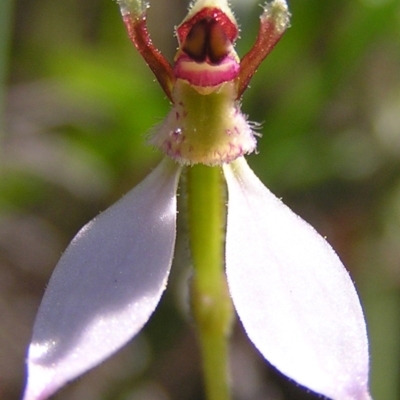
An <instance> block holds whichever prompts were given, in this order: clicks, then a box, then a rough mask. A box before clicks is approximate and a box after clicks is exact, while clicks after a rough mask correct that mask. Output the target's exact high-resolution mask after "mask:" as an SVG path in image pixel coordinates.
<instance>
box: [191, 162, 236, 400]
mask: <svg viewBox="0 0 400 400" xmlns="http://www.w3.org/2000/svg"><path fill="white" fill-rule="evenodd" d="M223 182H224V180H223V175H222V169H221V168H220V167H206V166H204V165H195V166H193V167H190V168H188V169H187V195H188V216H189V237H190V249H191V255H192V260H193V265H194V271H195V274H194V278H193V286H192V293H191V300H192V310H193V315H194V318H195V322H196V325H197V329H198V333H199V338H200V343H201V351H202V357H203V365H204V378H205V385H206V392H207V398H208V400H229V399H230V398H231V396H230V388H229V386H230V385H229V383H230V382H229V377H228V337H229V335H230V331H231V326H232V320H233V307H232V303H231V299H230V296H229V293H228V290H227V284H226V277H225V273H224V247H225V246H224V245H225V220H226V206H225V187H224V185H223Z"/></svg>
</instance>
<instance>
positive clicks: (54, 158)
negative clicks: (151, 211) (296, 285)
mask: <svg viewBox="0 0 400 400" xmlns="http://www.w3.org/2000/svg"><path fill="white" fill-rule="evenodd" d="M150 4H151V6H152V7H151V8H150V10H149V29H150V32H151V34H152V35H153V39H154V42H155V43H156V44H157V46H159V47H160V48H161V49H162V51H163V52H164V53H165V55H166V56H167V57H168V58H169V60H172V58H173V55H174V52H175V50H176V39H175V37H174V36H173V34H172V32H173V29H174V26H175V25H177V24H178V23H179V22H180V21H181V20H182V18H183V17H184V15H185V14H186V8H187V6H188V1H184V0H181V1H178V0H168V1H166V0H164V1H161V0H152V1H150ZM289 5H290V9H291V12H292V27H291V28H290V29H289V30H288V32H287V33H286V34H285V36H284V38H283V39H282V40H281V42H280V43H279V44H278V46H277V47H276V48H275V50H274V51H273V53H272V54H271V55H270V56H269V57H268V59H267V60H266V61H265V62H264V64H263V65H262V66H261V67H260V68H259V71H258V73H257V74H256V75H255V77H254V78H253V80H252V81H251V87H250V89H248V90H247V91H246V93H245V95H244V98H243V110H244V112H245V113H246V114H248V115H249V118H250V120H252V121H258V122H262V129H261V132H262V136H263V137H262V138H261V139H259V145H258V150H259V154H258V155H252V156H250V157H249V162H250V164H251V165H252V166H253V168H254V169H255V170H256V172H257V174H258V175H259V176H260V178H261V179H262V180H263V181H264V183H265V184H266V185H268V187H269V188H270V189H271V190H272V191H273V192H275V193H276V194H277V195H278V196H279V197H282V198H283V199H284V201H285V202H286V203H287V204H288V205H290V206H291V207H292V208H293V209H294V210H295V211H296V212H297V213H298V214H300V215H301V216H302V217H303V218H305V219H306V220H307V221H309V222H310V223H312V224H313V225H314V226H315V227H316V228H317V230H318V231H319V232H320V233H321V234H322V235H324V236H326V237H327V238H328V240H329V241H330V242H331V244H332V245H333V247H334V248H335V249H336V250H337V252H338V253H339V255H340V256H341V258H342V259H343V261H344V263H345V264H346V266H347V268H348V269H349V271H350V273H351V275H352V278H353V280H354V281H355V283H356V286H357V289H358V291H359V293H360V296H361V299H362V303H363V306H364V309H365V313H366V318H367V321H368V329H369V336H370V344H371V364H372V369H371V382H372V383H371V385H372V393H373V395H374V398H375V400H396V399H400V395H399V393H400V2H399V1H398V0H352V1H348V0H323V1H321V0H291V1H290V4H289ZM235 10H236V16H237V17H238V19H239V21H240V24H241V29H242V33H241V39H240V40H239V41H238V44H237V48H238V52H239V54H240V55H243V54H244V53H245V52H246V51H247V50H248V49H249V48H250V47H251V44H252V42H253V40H254V39H255V36H256V34H257V24H258V14H259V13H260V12H261V8H260V7H259V6H258V4H257V2H254V1H250V0H248V1H246V0H243V1H242V2H241V3H240V2H239V1H237V2H236V4H235ZM168 109H169V103H168V101H167V99H166V98H165V96H164V94H163V92H162V91H161V89H160V88H159V86H158V84H157V83H156V82H155V81H154V78H153V76H152V74H151V72H150V71H149V70H148V69H147V68H146V66H145V64H144V62H143V61H142V60H141V58H140V57H139V56H138V54H137V52H136V51H135V49H134V48H133V46H132V45H131V43H130V42H129V40H128V38H127V35H126V32H125V28H124V26H123V24H122V22H121V19H120V16H119V10H118V7H117V5H116V4H115V2H113V1H111V0H85V1H81V0H64V1H61V0H42V1H40V2H33V1H28V0H14V1H12V0H1V1H0V141H1V142H0V399H4V400H9V399H10V400H13V399H18V398H19V396H20V392H21V390H22V385H23V381H24V374H25V371H24V356H25V350H26V346H27V344H28V342H29V338H30V335H31V328H32V324H33V320H34V317H35V313H36V310H37V307H38V305H39V302H40V298H41V296H42V294H43V291H44V289H45V286H46V283H47V281H48V279H49V276H50V274H51V272H52V269H53V268H54V265H55V264H56V262H57V260H58V258H59V256H60V254H61V252H62V251H63V249H65V247H66V245H67V244H68V242H69V241H70V240H71V238H72V237H73V236H74V234H75V233H76V232H77V231H78V229H79V228H80V227H81V226H83V225H84V224H85V223H86V222H87V221H88V220H90V219H91V218H92V217H94V216H95V215H97V214H98V213H99V212H100V211H101V210H104V209H105V208H106V207H107V206H109V205H110V204H112V203H113V202H114V201H115V200H117V199H118V198H119V197H120V196H121V195H122V194H124V193H125V192H127V191H128V190H129V189H130V188H132V187H133V186H134V185H135V184H136V183H137V182H139V181H140V179H142V178H143V177H144V176H145V175H146V174H147V173H148V172H149V171H150V170H151V168H153V167H154V165H155V164H156V163H157V161H158V160H159V159H160V157H161V155H160V154H159V153H158V152H157V151H156V150H154V149H152V148H150V147H148V146H146V144H145V141H146V133H147V132H149V130H150V129H151V128H152V127H153V126H154V125H155V124H157V123H158V122H160V121H161V120H162V118H163V117H164V116H165V115H166V113H167V111H168ZM181 236H182V237H183V235H181ZM175 264H176V265H174V268H173V274H172V277H171V284H170V285H169V287H168V290H167V291H166V294H165V295H164V297H163V300H162V302H161V304H160V306H159V308H158V310H157V312H156V313H155V315H154V318H152V319H151V321H150V323H149V324H148V325H147V327H146V329H145V331H144V333H143V334H141V335H140V336H139V337H138V338H137V339H135V340H134V341H133V342H132V343H131V344H130V345H129V346H127V347H126V348H124V349H123V350H122V351H121V352H119V353H118V354H117V355H116V356H115V357H113V358H111V359H110V360H109V361H107V362H106V363H104V364H103V365H102V366H100V367H99V368H96V369H95V370H93V371H91V372H89V373H88V374H86V375H85V376H84V377H83V378H81V379H79V380H78V381H76V382H74V383H72V384H71V385H69V386H68V387H67V388H66V389H64V390H63V391H61V392H60V393H59V394H57V395H56V396H55V397H54V398H55V399H59V400H61V399H65V400H68V399H69V400H71V399H79V400H81V399H85V400H92V399H93V400H95V399H110V400H111V399H120V400H136V399H141V400H165V399H171V400H181V399H182V400H184V399H192V400H196V399H203V398H204V397H203V391H202V382H201V374H200V365H199V354H198V349H197V347H196V346H197V345H196V337H195V333H194V331H193V327H192V324H191V318H190V315H189V313H188V312H187V305H186V303H185V293H186V290H187V289H186V288H187V285H188V279H189V278H188V276H190V269H189V268H188V259H187V245H186V242H185V240H184V238H182V239H181V240H179V241H178V248H177V257H176V263H175ZM266 290H267V288H266ZM231 368H232V375H233V387H234V392H235V399H237V400H264V399H266V400H287V399H290V400H292V399H293V400H296V399H313V398H314V399H315V398H317V397H316V396H314V395H312V394H310V393H307V392H306V391H305V390H303V389H302V388H298V387H297V386H296V385H294V384H293V383H291V382H289V381H288V380H287V379H286V378H284V377H282V376H281V375H280V374H279V373H277V372H276V371H274V370H273V369H272V368H270V367H269V366H268V364H267V363H266V362H265V361H264V360H263V359H262V358H261V357H260V356H259V355H258V354H257V352H256V351H255V350H254V348H253V347H252V345H251V344H250V343H249V342H248V340H247V339H246V337H245V335H244V334H243V332H242V329H241V327H240V326H239V324H237V326H236V328H235V332H234V335H233V338H232V365H231Z"/></svg>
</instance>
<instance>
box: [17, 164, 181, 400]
mask: <svg viewBox="0 0 400 400" xmlns="http://www.w3.org/2000/svg"><path fill="white" fill-rule="evenodd" d="M179 174H180V167H179V166H177V165H176V164H175V163H173V162H172V161H170V160H168V159H165V160H164V161H163V162H162V163H161V164H160V165H159V166H158V167H157V168H156V169H155V170H154V171H153V172H152V173H151V174H150V175H149V176H148V177H147V178H146V179H145V180H144V181H143V182H142V183H141V184H139V185H138V186H137V187H136V188H134V189H133V190H132V191H131V192H129V193H128V194H127V195H126V196H124V197H123V198H122V199H121V200H120V201H118V202H117V203H116V204H114V205H113V206H112V207H110V208H109V209H107V210H106V211H105V212H103V213H102V214H100V215H99V216H98V217H97V218H95V219H94V220H92V221H91V222H89V223H88V224H87V225H86V226H85V227H83V228H82V230H81V231H80V232H79V233H78V235H77V236H76V237H75V238H74V240H73V241H72V242H71V244H70V245H69V247H68V248H67V250H66V251H65V253H64V254H63V256H62V257H61V259H60V261H59V263H58V265H57V266H56V269H55V271H54V273H53V275H52V277H51V279H50V283H49V285H48V287H47V290H46V293H45V295H44V297H43V301H42V304H41V305H40V308H39V312H38V315H37V318H36V322H35V326H34V330H33V338H32V342H31V344H30V347H29V354H28V383H27V388H26V392H25V397H24V400H41V399H45V398H47V397H48V396H50V395H51V394H52V393H54V392H55V391H56V390H57V389H58V388H60V387H61V386H63V385H64V384H65V383H66V382H67V381H69V380H71V379H73V378H75V377H76V376H78V375H80V374H82V373H83V372H85V371H87V370H88V369H90V368H92V367H94V366H95V365H97V364H99V363H100V362H102V361H103V360H104V359H105V358H107V357H108V356H110V355H111V354H112V353H114V352H115V351H116V350H118V349H119V348H120V347H122V346H123V345H124V344H125V343H126V342H128V341H129V340H130V339H131V338H132V337H133V336H134V335H135V334H137V333H138V331H139V330H140V329H141V328H142V327H143V325H144V324H145V323H146V322H147V320H148V319H149V317H150V315H151V314H152V313H153V311H154V309H155V307H156V306H157V304H158V302H159V300H160V297H161V295H162V292H163V291H164V289H165V286H166V283H167V278H168V274H169V270H170V267H171V262H172V256H173V251H174V245H175V236H176V213H177V211H176V190H177V182H178V178H179Z"/></svg>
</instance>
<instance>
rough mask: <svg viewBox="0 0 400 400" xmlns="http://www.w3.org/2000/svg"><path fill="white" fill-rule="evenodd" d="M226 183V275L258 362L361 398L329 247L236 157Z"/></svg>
mask: <svg viewBox="0 0 400 400" xmlns="http://www.w3.org/2000/svg"><path fill="white" fill-rule="evenodd" d="M224 173H225V177H226V180H227V183H228V197H229V202H228V221H227V237H226V271H227V277H228V284H229V289H230V292H231V295H232V299H233V302H234V305H235V307H236V310H237V313H238V315H239V317H240V319H241V321H242V323H243V326H244V328H245V330H246V332H247V334H248V336H249V338H250V339H251V340H252V342H253V343H254V344H255V346H256V347H257V348H258V349H259V351H260V352H261V353H262V354H263V356H264V357H265V358H266V359H267V360H268V361H270V362H271V363H272V364H273V365H274V366H275V367H276V368H278V369H279V370H280V371H281V372H282V373H284V374H285V375H287V376H288V377H290V378H292V379H294V380H295V381H297V382H298V383H300V384H302V385H304V386H306V387H308V388H310V389H311V390H314V391H316V392H318V393H321V394H323V395H325V396H328V397H330V398H332V399H335V400H350V399H354V400H356V399H357V400H361V399H363V400H366V399H369V398H370V396H369V394H368V361H369V360H368V342H367V334H366V328H365V322H364V317H363V313H362V310H361V306H360V303H359V300H358V297H357V294H356V291H355V289H354V286H353V283H352V281H351V279H350V277H349V275H348V273H347V272H346V270H345V268H344V266H343V265H342V263H341V262H340V260H339V258H338V257H337V255H336V254H335V252H334V251H333V250H332V248H331V247H330V246H329V244H328V243H327V242H326V241H325V240H324V239H323V238H322V237H321V236H320V235H319V234H318V233H317V232H316V231H315V230H314V229H313V228H312V227H311V226H310V225H308V224H307V223H306V222H305V221H303V220H302V219H301V218H300V217H299V216H297V215H296V214H294V213H293V212H292V211H291V210H290V209H289V208H288V207H287V206H285V205H284V204H283V203H282V202H281V201H280V200H279V199H277V198H276V197H275V196H274V195H273V194H272V193H271V192H270V191H269V190H268V189H267V188H266V187H265V186H264V185H263V184H262V183H261V181H260V180H259V179H258V178H257V177H256V176H255V175H254V173H253V171H252V170H251V169H250V167H249V166H248V165H247V164H246V161H245V160H244V159H243V158H241V159H238V160H237V161H235V162H234V163H232V164H230V165H225V166H224Z"/></svg>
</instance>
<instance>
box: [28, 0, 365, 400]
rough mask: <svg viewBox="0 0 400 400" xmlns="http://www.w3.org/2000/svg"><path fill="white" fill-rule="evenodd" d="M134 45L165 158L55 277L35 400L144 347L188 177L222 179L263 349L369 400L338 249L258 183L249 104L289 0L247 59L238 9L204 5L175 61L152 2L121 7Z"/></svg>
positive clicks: (43, 320)
mask: <svg viewBox="0 0 400 400" xmlns="http://www.w3.org/2000/svg"><path fill="white" fill-rule="evenodd" d="M118 3H119V5H120V8H121V13H122V17H123V20H124V22H125V25H126V27H127V30H128V34H129V37H130V38H131V40H132V42H133V43H134V45H135V46H136V48H137V49H138V51H139V52H140V54H141V55H142V56H143V58H144V60H145V61H146V63H147V64H148V66H149V67H150V68H151V70H152V71H153V72H154V74H155V76H156V78H157V80H158V81H159V83H160V85H161V87H162V89H163V90H164V92H165V94H166V95H167V97H168V98H169V99H170V101H171V102H172V108H171V111H170V113H169V114H168V115H167V117H166V119H165V120H164V122H162V123H161V124H160V125H159V126H157V127H156V128H155V129H154V132H153V135H152V137H151V139H150V143H151V144H153V145H154V146H156V147H157V148H159V149H160V150H161V151H162V152H163V153H164V154H165V155H166V157H165V158H164V160H163V161H162V162H161V164H160V165H159V166H158V167H157V168H156V169H155V170H154V171H153V172H151V173H150V175H149V176H148V177H147V178H145V179H144V181H143V182H142V183H141V184H139V185H138V186H137V187H136V188H135V189H133V190H132V191H131V192H129V193H128V194H127V195H126V196H124V197H123V198H122V199H121V200H120V201H118V202H117V203H116V204H114V205H113V206H111V207H110V208H109V209H108V210H106V211H105V212H103V213H102V214H100V215H99V216H98V217H97V218H95V219H94V220H93V221H91V222H89V223H88V224H87V225H86V226H85V227H83V228H82V230H81V231H80V232H79V233H78V234H77V236H76V237H75V238H74V239H73V241H72V242H71V244H70V245H69V247H68V248H67V250H66V251H65V253H64V254H63V256H62V257H61V259H60V261H59V263H58V264H57V266H56V268H55V270H54V273H53V275H52V277H51V279H50V282H49V285H48V287H47V289H46V292H45V295H44V297H43V300H42V303H41V305H40V308H39V312H38V315H37V318H36V322H35V326H34V329H33V337H32V341H31V344H30V346H29V351H28V360H27V365H28V381H27V386H26V389H25V394H24V400H44V399H47V398H48V397H49V396H51V395H52V394H53V393H55V392H56V391H57V390H58V389H59V388H61V387H62V386H63V385H65V384H66V383H67V382H68V381H70V380H72V379H74V378H76V377H77V376H79V375H81V374H83V373H84V372H85V371H87V370H89V369H90V368H93V367H94V366H96V365H98V364H99V363H101V362H102V361H104V360H105V359H106V358H107V357H109V356H110V355H112V354H113V353H114V352H116V351H117V350H118V349H120V348H121V347H122V346H124V345H125V344H126V343H127V342H128V341H129V340H130V339H131V338H132V337H134V336H135V335H136V334H137V333H138V332H139V331H140V330H141V329H142V327H143V326H144V324H145V323H146V322H147V320H148V319H149V318H150V316H151V314H152V313H153V311H154V309H155V308H156V306H157V304H158V302H159V301H160V298H161V295H162V293H163V291H164V289H165V287H166V283H167V279H168V275H169V270H170V267H171V263H172V258H173V252H174V246H175V236H176V217H177V209H176V196H177V188H178V180H179V177H180V174H181V170H182V168H183V167H185V168H193V167H192V165H195V164H198V163H200V164H205V165H207V166H213V167H215V168H219V169H220V170H221V171H223V175H224V179H225V181H226V187H227V193H228V204H227V209H226V212H227V226H226V240H225V242H226V247H225V269H226V276H227V283H228V289H229V293H230V296H231V298H232V302H233V304H234V307H235V309H236V312H237V314H238V316H239V318H240V320H241V322H242V324H243V327H244V329H245V331H246V333H247V335H248V337H249V339H250V340H251V341H252V342H253V344H254V345H255V346H256V348H257V349H258V350H259V351H260V353H261V354H262V355H263V356H264V357H265V358H266V359H267V360H268V361H269V362H271V364H273V365H274V366H275V367H276V368H277V369H279V370H280V371H281V372H282V373H284V374H285V375H287V376H288V377H289V378H291V379H293V380H294V381H296V382H297V383H299V384H301V385H304V386H306V387H307V388H309V389H311V390H313V391H315V392H317V393H320V394H322V395H325V396H327V397H329V398H331V399H334V400H367V399H371V397H370V395H369V389H368V373H369V360H368V341H367V333H366V327H365V322H364V316H363V313H362V309H361V306H360V302H359V300H358V296H357V293H356V291H355V288H354V286H353V283H352V281H351V279H350V277H349V275H348V273H347V271H346V269H345V268H344V266H343V264H342V263H341V261H340V260H339V258H338V256H337V255H336V254H335V252H334V251H333V249H332V248H331V247H330V245H329V244H328V243H327V242H326V241H325V239H324V238H322V236H320V235H319V234H318V233H317V232H316V231H315V230H314V229H313V228H312V227H311V226H310V225H308V224H307V223H306V222H305V221H303V220H302V219H301V218H300V217H299V216H297V215H296V214H294V213H293V212H292V211H291V210H290V209H289V208H288V207H287V206H285V205H284V204H283V203H282V202H281V201H280V200H279V199H278V198H276V197H275V196H274V195H273V194H272V193H271V192H270V191H269V190H268V189H267V188H266V187H265V186H264V185H263V184H262V183H261V182H260V180H259V179H258V178H257V177H256V176H255V175H254V173H253V172H252V170H251V169H250V167H249V166H248V165H247V163H246V161H245V159H244V157H243V156H244V155H246V154H249V153H251V152H253V151H254V150H255V148H256V139H255V134H254V132H253V130H252V126H251V124H250V123H249V122H248V121H247V119H246V117H245V116H244V115H243V114H242V113H241V111H240V103H239V101H240V98H241V96H242V94H243V92H244V90H245V89H246V88H247V86H248V84H249V81H250V79H251V77H252V76H253V74H254V73H255V71H256V69H257V68H258V66H259V65H260V63H261V62H262V61H263V60H264V58H265V57H266V56H267V55H268V54H269V52H270V51H271V50H272V48H273V47H274V46H275V44H276V43H277V42H278V41H279V39H280V38H281V37H282V35H283V33H284V32H285V30H286V29H287V27H288V26H289V16H290V15H289V12H288V8H287V5H286V2H285V1H284V0H272V1H270V2H267V3H266V4H265V5H264V8H263V12H262V15H261V17H260V27H259V33H258V37H257V39H256V42H255V44H254V46H253V47H252V49H251V50H250V51H249V52H248V53H247V54H246V55H244V57H243V58H242V59H240V58H239V57H238V55H237V53H236V51H235V48H234V45H235V40H236V38H237V36H238V25H237V23H236V20H235V18H234V16H233V14H232V11H231V9H230V7H229V5H228V3H227V1H226V0H197V1H195V2H194V3H193V4H192V6H191V9H190V11H189V13H188V15H187V17H186V18H185V19H184V21H183V22H182V23H181V25H179V26H178V27H177V37H178V41H179V49H178V52H177V54H176V56H175V58H174V64H173V65H171V64H170V63H169V62H168V61H167V60H166V59H165V58H164V56H163V55H162V54H161V53H160V52H159V50H158V49H157V48H155V46H154V45H153V43H152V41H151V38H150V35H149V33H148V31H147V24H146V10H147V7H148V6H147V3H146V2H145V1H141V0H119V1H118Z"/></svg>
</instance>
